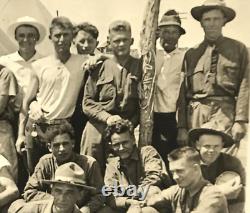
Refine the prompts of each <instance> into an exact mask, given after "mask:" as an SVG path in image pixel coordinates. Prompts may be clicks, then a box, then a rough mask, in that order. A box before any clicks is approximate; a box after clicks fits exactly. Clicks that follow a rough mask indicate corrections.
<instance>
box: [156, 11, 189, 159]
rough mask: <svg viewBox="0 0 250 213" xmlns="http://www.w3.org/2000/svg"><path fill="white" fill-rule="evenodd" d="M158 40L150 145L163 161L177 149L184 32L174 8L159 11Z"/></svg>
mask: <svg viewBox="0 0 250 213" xmlns="http://www.w3.org/2000/svg"><path fill="white" fill-rule="evenodd" d="M158 27H159V42H160V45H161V48H162V50H160V49H159V50H157V52H156V90H155V99H154V126H153V140H152V146H154V147H155V148H156V149H157V151H158V152H159V153H160V155H161V156H162V158H163V159H164V161H165V163H167V154H168V153H170V152H171V151H172V150H173V149H175V148H177V147H178V145H177V142H176V137H177V125H176V101H177V98H178V96H179V91H180V85H181V67H182V62H183V58H184V55H185V50H184V49H181V48H179V47H178V41H179V39H180V37H181V36H182V35H184V34H185V33H186V31H185V29H184V28H183V27H182V26H181V18H180V16H179V13H178V12H177V11H175V10H173V9H172V10H168V11H167V12H166V13H164V14H163V16H162V18H161V20H160V22H159V24H158Z"/></svg>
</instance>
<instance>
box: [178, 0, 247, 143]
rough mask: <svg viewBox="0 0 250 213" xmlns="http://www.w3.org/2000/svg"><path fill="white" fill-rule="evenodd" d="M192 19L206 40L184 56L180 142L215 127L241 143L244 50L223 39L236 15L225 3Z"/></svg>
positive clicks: (195, 12)
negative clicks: (192, 132) (196, 131)
mask: <svg viewBox="0 0 250 213" xmlns="http://www.w3.org/2000/svg"><path fill="white" fill-rule="evenodd" d="M191 14H192V16H193V17H194V19H195V20H197V21H199V22H200V24H201V27H202V28H203V30H204V33H205V35H204V40H203V41H202V42H201V43H200V44H198V45H197V46H195V47H193V48H190V49H189V50H188V51H187V53H186V55H185V59H184V72H185V81H184V82H185V83H184V84H183V85H182V89H181V92H180V99H179V100H180V103H179V112H180V113H179V124H178V127H179V133H178V139H179V140H181V141H183V140H185V139H186V137H185V136H187V130H188V129H192V128H199V127H201V125H202V124H204V123H207V122H217V123H218V124H219V125H220V126H221V131H223V132H224V133H227V134H229V135H231V136H232V138H233V139H234V141H235V142H239V141H240V140H241V139H242V138H243V137H244V136H245V134H246V129H245V123H247V122H248V102H249V101H248V100H249V97H248V93H249V92H248V91H249V88H248V73H249V69H250V66H249V59H248V50H247V48H246V46H245V45H244V44H242V43H241V42H239V41H236V40H234V39H231V38H228V37H224V36H223V34H222V28H223V26H225V25H226V24H228V23H229V22H230V21H232V20H233V19H234V17H235V14H236V13H235V11H234V10H233V9H232V8H230V7H227V6H226V4H225V2H224V1H223V0H206V1H205V2H204V3H203V5H201V6H197V7H194V8H192V10H191Z"/></svg>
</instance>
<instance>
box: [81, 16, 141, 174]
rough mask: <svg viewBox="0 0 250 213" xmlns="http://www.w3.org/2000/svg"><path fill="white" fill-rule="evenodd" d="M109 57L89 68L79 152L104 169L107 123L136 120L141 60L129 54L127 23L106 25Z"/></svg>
mask: <svg viewBox="0 0 250 213" xmlns="http://www.w3.org/2000/svg"><path fill="white" fill-rule="evenodd" d="M108 38H109V43H110V47H111V48H112V51H113V58H112V59H108V60H106V61H105V62H104V63H103V64H101V65H99V67H97V69H95V70H93V71H92V72H91V74H90V77H89V78H88V81H87V83H86V86H85V91H84V98H83V112H84V113H85V114H86V115H87V116H88V117H89V121H88V122H87V124H86V126H85V129H84V131H83V136H82V142H81V153H82V154H87V155H90V156H93V157H94V158H96V159H97V161H98V162H99V163H100V165H101V167H102V169H103V171H104V170H105V154H104V150H105V148H104V143H103V133H104V130H105V128H106V127H107V125H110V124H112V123H114V122H115V121H117V120H120V119H122V118H123V119H128V120H129V121H131V122H132V123H133V125H134V127H136V126H137V124H138V122H139V98H138V89H137V87H138V82H139V80H140V75H141V63H140V60H139V59H136V58H134V57H132V56H131V55H130V46H131V45H132V44H133V38H132V34H131V26H130V24H129V23H128V22H127V21H115V22H113V23H112V24H111V25H110V27H109V37H108Z"/></svg>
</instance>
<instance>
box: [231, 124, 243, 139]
mask: <svg viewBox="0 0 250 213" xmlns="http://www.w3.org/2000/svg"><path fill="white" fill-rule="evenodd" d="M245 134H246V127H245V124H244V123H242V122H235V123H234V125H233V127H232V136H233V139H234V140H235V141H236V142H240V140H241V139H242V138H243V137H244V136H245Z"/></svg>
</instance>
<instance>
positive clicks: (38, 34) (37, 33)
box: [15, 24, 40, 41]
mask: <svg viewBox="0 0 250 213" xmlns="http://www.w3.org/2000/svg"><path fill="white" fill-rule="evenodd" d="M20 27H31V28H33V29H35V31H36V35H37V41H38V40H39V39H40V33H39V30H38V29H37V28H36V27H35V26H33V25H31V24H21V25H19V26H18V27H16V29H15V38H16V32H17V30H18V29H19V28H20Z"/></svg>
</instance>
